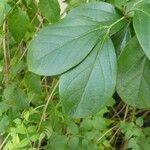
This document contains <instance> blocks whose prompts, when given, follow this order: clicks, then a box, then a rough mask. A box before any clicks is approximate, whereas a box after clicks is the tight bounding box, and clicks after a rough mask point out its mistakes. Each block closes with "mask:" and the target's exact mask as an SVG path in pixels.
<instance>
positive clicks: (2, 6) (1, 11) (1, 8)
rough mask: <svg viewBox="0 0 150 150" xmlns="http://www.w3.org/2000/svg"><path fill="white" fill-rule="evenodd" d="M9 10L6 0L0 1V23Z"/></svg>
mask: <svg viewBox="0 0 150 150" xmlns="http://www.w3.org/2000/svg"><path fill="white" fill-rule="evenodd" d="M9 10H10V6H9V5H8V4H7V3H6V0H1V1H0V25H1V24H2V22H3V20H4V17H5V15H6V14H7V13H8V11H9Z"/></svg>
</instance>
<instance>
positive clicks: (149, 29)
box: [133, 1, 150, 59]
mask: <svg viewBox="0 0 150 150" xmlns="http://www.w3.org/2000/svg"><path fill="white" fill-rule="evenodd" d="M133 25H134V29H135V32H136V35H137V38H138V40H139V43H140V44H141V47H142V48H143V50H144V52H145V54H146V55H147V57H148V58H149V59H150V1H146V2H144V3H139V5H137V6H136V8H135V15H134V19H133Z"/></svg>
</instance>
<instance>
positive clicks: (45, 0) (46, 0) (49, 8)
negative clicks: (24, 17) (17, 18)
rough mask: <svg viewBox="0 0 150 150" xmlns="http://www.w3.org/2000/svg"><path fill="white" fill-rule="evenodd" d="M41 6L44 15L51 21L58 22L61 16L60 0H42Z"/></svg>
mask: <svg viewBox="0 0 150 150" xmlns="http://www.w3.org/2000/svg"><path fill="white" fill-rule="evenodd" d="M39 8H40V10H41V13H42V15H43V16H44V17H45V18H46V19H47V20H48V21H49V22H56V21H58V20H59V18H60V7H59V3H58V0H40V1H39Z"/></svg>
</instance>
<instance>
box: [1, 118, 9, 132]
mask: <svg viewBox="0 0 150 150" xmlns="http://www.w3.org/2000/svg"><path fill="white" fill-rule="evenodd" d="M8 125H9V117H8V116H6V115H4V116H1V117H0V135H3V134H4V133H5V132H6V130H7V128H8Z"/></svg>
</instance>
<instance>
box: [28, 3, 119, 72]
mask: <svg viewBox="0 0 150 150" xmlns="http://www.w3.org/2000/svg"><path fill="white" fill-rule="evenodd" d="M87 6H88V10H89V11H88V12H87V11H86V12H87V14H91V11H93V13H92V14H91V16H90V17H88V16H87V17H84V16H78V17H77V18H75V17H73V16H75V14H74V13H75V10H74V12H72V13H70V15H69V16H68V17H67V18H66V19H64V20H62V21H61V22H59V23H56V24H52V25H49V26H48V27H46V28H44V29H42V30H41V31H40V32H39V34H38V36H37V37H36V38H35V39H34V40H33V41H32V43H31V45H30V48H29V51H28V66H29V70H30V71H32V72H34V73H37V74H40V75H57V74H61V73H63V72H65V71H67V70H69V69H70V68H72V67H74V66H76V65H78V64H79V63H80V62H81V61H82V60H83V59H84V58H85V57H86V56H87V55H88V54H89V52H90V51H91V50H92V49H93V47H94V46H95V44H96V43H97V40H98V38H99V36H100V30H101V28H102V27H103V26H104V25H108V24H106V23H105V22H101V23H100V21H104V19H105V18H108V17H107V16H109V18H111V17H112V19H115V20H117V19H118V15H117V14H116V12H115V10H114V9H111V8H113V7H112V6H111V5H110V4H107V3H105V7H106V9H105V12H108V13H105V14H103V13H102V12H103V11H104V10H102V7H101V3H94V4H93V3H90V4H87V5H84V7H87ZM98 6H99V7H98ZM82 7H83V6H82ZM84 7H83V8H84ZM109 7H111V8H110V9H109ZM97 11H99V13H97ZM95 15H96V16H95ZM71 16H72V17H71ZM110 16H111V17H110ZM96 19H97V20H98V19H99V21H96ZM115 20H114V21H115ZM111 21H112V20H111ZM107 23H108V22H107Z"/></svg>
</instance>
